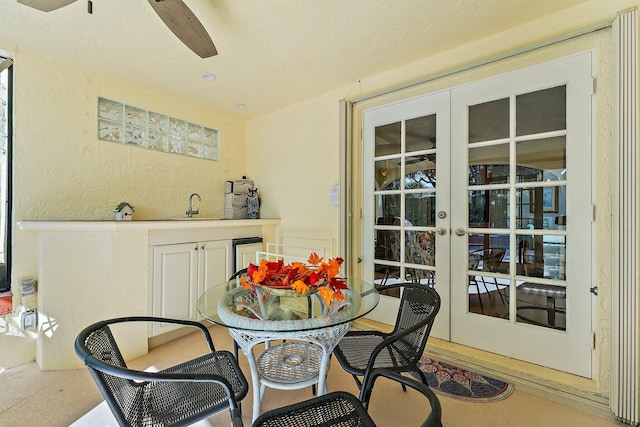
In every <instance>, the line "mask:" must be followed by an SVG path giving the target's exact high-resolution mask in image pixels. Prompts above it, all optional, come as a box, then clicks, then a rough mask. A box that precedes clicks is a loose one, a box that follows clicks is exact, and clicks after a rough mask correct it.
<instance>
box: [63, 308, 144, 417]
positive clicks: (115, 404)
mask: <svg viewBox="0 0 640 427" xmlns="http://www.w3.org/2000/svg"><path fill="white" fill-rule="evenodd" d="M75 347H76V353H77V354H78V356H79V357H80V359H82V360H83V361H84V362H85V364H86V365H87V368H88V369H89V372H90V373H91V375H92V376H93V379H94V380H95V381H96V384H97V385H98V388H99V389H100V392H101V393H102V395H103V396H104V398H105V400H106V401H107V403H108V404H109V406H110V407H111V410H112V411H113V412H114V415H115V416H116V418H118V419H119V423H120V424H123V422H124V420H125V419H126V418H129V417H127V416H126V415H125V414H130V407H131V404H132V402H133V399H132V398H131V397H130V396H131V395H135V394H136V393H138V392H139V389H140V384H138V383H135V382H133V381H130V380H128V379H125V378H121V377H118V376H115V375H110V374H108V373H105V372H104V370H101V369H96V366H97V365H99V364H101V363H102V364H106V365H110V366H114V367H119V368H126V367H127V364H126V362H125V361H124V358H123V357H122V354H121V353H120V349H119V348H118V345H117V344H116V340H115V338H114V337H113V334H112V333H111V329H110V328H109V322H108V321H103V322H98V323H95V324H93V325H91V326H89V327H87V328H85V329H84V330H83V331H81V332H80V334H79V335H78V337H77V338H76V344H75ZM127 423H131V424H134V425H135V424H136V423H135V422H132V420H131V419H130V418H129V419H128V420H127Z"/></svg>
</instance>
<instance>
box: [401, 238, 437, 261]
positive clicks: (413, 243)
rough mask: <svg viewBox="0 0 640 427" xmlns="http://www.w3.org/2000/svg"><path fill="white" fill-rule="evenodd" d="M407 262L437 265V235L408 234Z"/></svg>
mask: <svg viewBox="0 0 640 427" xmlns="http://www.w3.org/2000/svg"><path fill="white" fill-rule="evenodd" d="M405 245H406V248H405V252H404V255H405V261H406V262H407V263H409V264H420V265H429V266H435V265H436V235H435V233H433V232H431V231H407V232H406V243H405Z"/></svg>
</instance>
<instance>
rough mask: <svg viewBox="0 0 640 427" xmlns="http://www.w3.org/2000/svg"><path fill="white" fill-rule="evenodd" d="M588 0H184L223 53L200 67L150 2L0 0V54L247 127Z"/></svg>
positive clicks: (205, 61)
mask: <svg viewBox="0 0 640 427" xmlns="http://www.w3.org/2000/svg"><path fill="white" fill-rule="evenodd" d="M585 1H586V0H535V1H531V0H482V1H478V0H186V4H187V5H188V6H189V7H190V8H191V9H192V10H193V11H194V12H195V13H196V15H197V16H198V17H199V18H200V20H201V21H202V23H203V24H204V26H205V28H207V30H208V31H209V34H210V35H211V37H212V39H213V41H214V43H215V45H216V47H217V49H218V52H219V55H218V56H214V57H211V58H207V59H201V58H200V57H198V56H197V55H195V54H194V53H193V52H191V51H190V50H189V49H188V48H186V47H185V46H184V45H182V44H181V42H180V41H178V39H177V38H176V37H175V36H174V35H173V33H171V32H170V31H169V30H168V29H167V28H166V27H165V26H164V24H163V23H162V21H160V18H159V17H158V16H156V15H155V13H154V12H153V10H152V9H151V7H150V5H149V4H148V3H147V0H93V14H91V15H90V14H88V13H87V2H86V0H77V1H76V2H75V3H73V4H71V5H69V6H67V7H65V8H62V9H59V10H56V11H53V12H48V13H45V12H40V11H37V10H34V9H31V8H28V7H26V6H23V5H20V4H18V3H17V2H16V0H0V52H1V51H3V50H4V51H7V52H18V53H19V52H20V51H21V50H25V51H33V52H35V53H37V54H39V55H42V56H55V57H57V58H58V59H59V60H63V61H65V62H69V63H72V64H76V65H78V66H81V67H85V68H89V69H92V70H101V72H104V73H106V74H109V75H111V76H113V77H116V78H118V79H122V80H125V81H128V82H131V83H134V84H137V85H144V86H147V87H149V88H152V89H154V90H159V91H162V92H166V93H168V94H169V95H171V96H175V97H178V98H181V99H186V100H191V101H193V102H197V103H202V104H206V105H209V106H211V107H213V108H216V109H219V110H222V111H225V112H228V113H231V114H237V115H239V116H241V117H246V118H250V117H255V116H258V115H261V114H265V113H268V112H270V111H273V110H276V109H279V108H282V107H284V106H287V105H290V104H293V103H296V102H299V101H301V100H304V99H307V98H311V97H313V96H317V95H319V94H322V93H324V92H327V91H330V90H332V89H336V88H338V87H341V86H344V85H348V84H351V83H355V82H357V81H358V80H362V79H366V78H368V77H371V76H375V75H377V74H380V73H382V72H385V71H387V70H390V69H393V68H396V67H398V66H401V65H404V64H407V63H411V62H414V61H417V60H419V59H422V58H425V57H428V56H430V55H432V54H434V53H437V52H441V51H444V50H447V49H451V48H453V47H456V46H459V45H462V44H465V43H467V42H469V41H471V40H475V39H478V38H482V37H485V36H488V35H490V34H493V33H496V32H499V31H503V30H506V29H508V28H511V27H515V26H518V25H521V24H523V23H525V22H527V21H531V20H534V19H538V18H540V17H542V16H546V15H549V14H552V13H555V12H557V11H559V10H562V9H565V8H567V7H572V6H575V5H577V4H579V3H584V2H585ZM17 59H18V60H19V58H17ZM207 72H209V73H213V74H215V75H216V77H217V80H216V81H214V82H207V81H205V80H203V79H202V77H201V76H202V74H204V73H207ZM237 103H242V104H246V106H247V108H246V109H245V110H242V111H239V110H236V108H235V105H236V104H237Z"/></svg>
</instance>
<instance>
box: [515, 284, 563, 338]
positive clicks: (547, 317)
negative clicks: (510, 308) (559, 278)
mask: <svg viewBox="0 0 640 427" xmlns="http://www.w3.org/2000/svg"><path fill="white" fill-rule="evenodd" d="M566 302H567V289H566V288H565V287H564V286H555V285H545V284H542V283H535V282H518V285H517V288H516V320H517V321H518V322H522V323H529V324H533V325H537V326H544V327H546V328H552V329H558V330H561V331H566V330H567V304H566Z"/></svg>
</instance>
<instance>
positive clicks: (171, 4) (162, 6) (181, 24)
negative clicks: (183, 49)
mask: <svg viewBox="0 0 640 427" xmlns="http://www.w3.org/2000/svg"><path fill="white" fill-rule="evenodd" d="M148 1H149V4H150V5H151V7H153V10H155V12H156V13H157V14H158V16H159V17H160V19H162V22H164V23H165V25H166V26H167V27H169V29H170V30H171V31H172V32H173V34H175V35H176V36H177V37H178V38H179V39H180V41H182V43H184V44H185V45H186V46H187V47H188V48H189V49H191V50H192V51H194V52H195V53H196V54H197V55H198V56H200V57H201V58H209V57H211V56H215V55H217V54H218V51H217V49H216V47H215V46H214V44H213V41H212V40H211V37H209V34H208V33H207V30H206V29H205V28H204V26H203V25H202V23H201V22H200V20H199V19H198V18H197V17H196V15H195V14H194V13H193V12H192V11H191V9H189V7H188V6H187V5H186V4H185V3H184V1H183V0H148ZM75 2H76V0H18V3H20V4H23V5H25V6H29V7H32V8H34V9H38V10H41V11H43V12H50V11H52V10H56V9H60V8H61V7H64V6H67V5H70V4H71V3H75Z"/></svg>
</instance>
